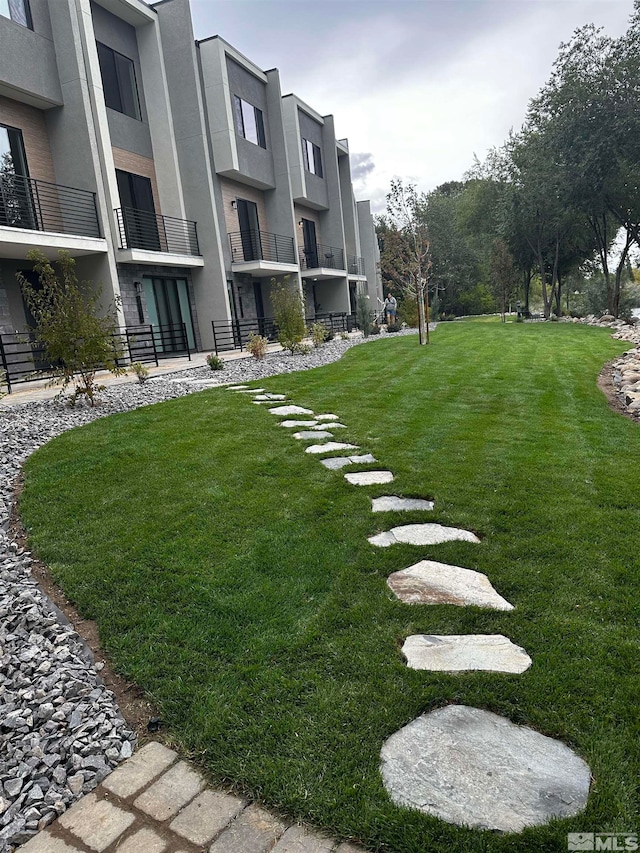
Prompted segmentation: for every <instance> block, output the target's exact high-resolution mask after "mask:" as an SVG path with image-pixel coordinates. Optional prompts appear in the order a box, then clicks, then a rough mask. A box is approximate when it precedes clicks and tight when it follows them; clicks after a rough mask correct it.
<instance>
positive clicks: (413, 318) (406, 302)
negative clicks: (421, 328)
mask: <svg viewBox="0 0 640 853" xmlns="http://www.w3.org/2000/svg"><path fill="white" fill-rule="evenodd" d="M398 322H399V323H400V322H403V323H406V324H407V326H411V328H412V329H414V328H416V327H417V325H418V303H417V302H416V300H415V299H410V298H406V297H405V298H404V299H400V300H399V302H398Z"/></svg>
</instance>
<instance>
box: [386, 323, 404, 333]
mask: <svg viewBox="0 0 640 853" xmlns="http://www.w3.org/2000/svg"><path fill="white" fill-rule="evenodd" d="M401 331H402V326H401V325H400V323H388V324H387V332H389V333H390V334H393V333H394V332H401Z"/></svg>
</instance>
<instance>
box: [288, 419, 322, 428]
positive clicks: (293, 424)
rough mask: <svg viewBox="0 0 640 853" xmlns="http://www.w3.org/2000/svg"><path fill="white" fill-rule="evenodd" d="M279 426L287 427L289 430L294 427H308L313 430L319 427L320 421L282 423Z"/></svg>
mask: <svg viewBox="0 0 640 853" xmlns="http://www.w3.org/2000/svg"><path fill="white" fill-rule="evenodd" d="M279 426H281V427H286V428H287V429H292V428H293V427H307V428H308V429H311V427H315V426H319V424H318V421H317V420H315V421H280V424H279Z"/></svg>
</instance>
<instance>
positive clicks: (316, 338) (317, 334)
mask: <svg viewBox="0 0 640 853" xmlns="http://www.w3.org/2000/svg"><path fill="white" fill-rule="evenodd" d="M327 334H328V329H327V327H326V326H325V324H324V323H312V324H311V326H310V327H309V335H310V337H311V340H312V341H313V345H314V347H319V346H320V344H323V343H324V342H325V341H326V340H327Z"/></svg>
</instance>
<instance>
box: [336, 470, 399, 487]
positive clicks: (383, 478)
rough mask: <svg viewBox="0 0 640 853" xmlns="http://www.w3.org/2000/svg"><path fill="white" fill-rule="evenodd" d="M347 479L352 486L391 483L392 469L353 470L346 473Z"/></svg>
mask: <svg viewBox="0 0 640 853" xmlns="http://www.w3.org/2000/svg"><path fill="white" fill-rule="evenodd" d="M344 478H345V480H346V481H347V482H348V483H351V485H352V486H375V485H377V484H378V483H391V482H392V480H393V474H392V473H391V471H353V472H352V473H350V474H345V475H344Z"/></svg>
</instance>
